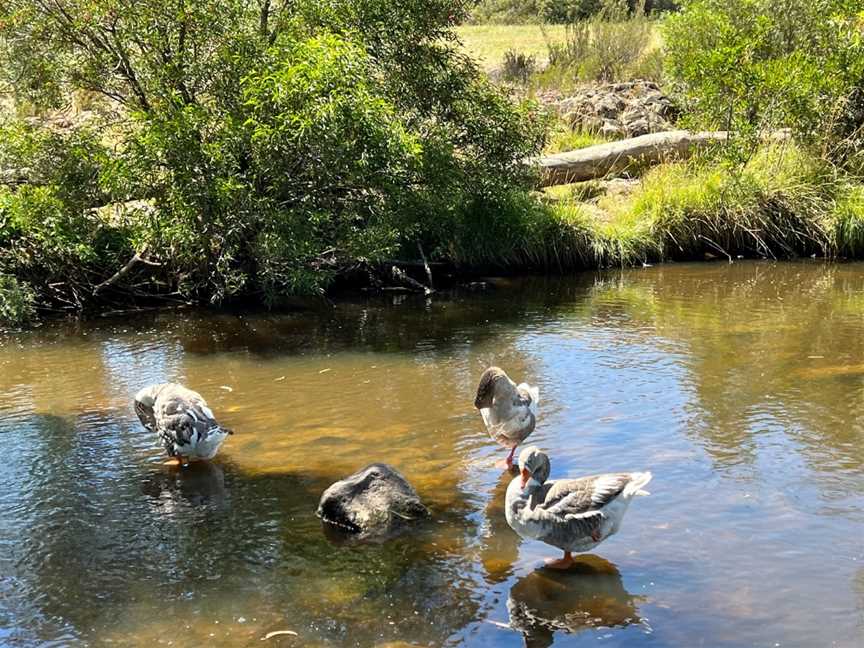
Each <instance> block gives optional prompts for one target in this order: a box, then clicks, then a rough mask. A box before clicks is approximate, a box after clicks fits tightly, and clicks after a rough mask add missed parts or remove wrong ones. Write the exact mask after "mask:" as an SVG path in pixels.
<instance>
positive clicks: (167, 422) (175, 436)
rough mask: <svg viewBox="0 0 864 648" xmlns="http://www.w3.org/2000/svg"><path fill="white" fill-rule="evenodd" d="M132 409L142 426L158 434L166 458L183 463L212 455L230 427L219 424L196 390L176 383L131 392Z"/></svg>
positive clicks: (227, 433)
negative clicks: (132, 395)
mask: <svg viewBox="0 0 864 648" xmlns="http://www.w3.org/2000/svg"><path fill="white" fill-rule="evenodd" d="M135 413H136V414H137V415H138V418H139V419H140V420H141V423H142V424H143V425H144V427H145V428H147V429H148V430H150V431H151V432H155V433H156V434H158V435H159V440H160V441H161V442H162V446H163V447H164V448H165V451H166V452H167V453H168V456H169V457H170V459H169V460H168V461H167V462H165V463H168V464H172V463H175V464H179V465H181V466H183V465H185V464H186V463H188V462H189V461H191V460H195V459H212V458H213V457H214V456H216V452H217V451H218V450H219V446H220V445H222V442H223V441H224V440H225V438H226V437H227V436H228V435H229V434H233V431H231V430H229V429H227V428H224V427H222V426H220V425H219V424H218V423H217V422H216V419H215V417H214V416H213V412H212V411H211V410H210V408H209V407H207V402H206V401H205V400H204V398H203V397H202V396H201V394H199V393H198V392H195V391H192V390H191V389H187V388H186V387H184V386H183V385H178V384H177V383H160V384H157V385H149V386H147V387H144V388H143V389H141V390H140V391H139V392H138V393H137V394H135Z"/></svg>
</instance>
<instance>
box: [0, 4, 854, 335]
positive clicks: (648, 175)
mask: <svg viewBox="0 0 864 648" xmlns="http://www.w3.org/2000/svg"><path fill="white" fill-rule="evenodd" d="M679 4H680V6H679ZM862 16H864V2H861V0H817V1H816V2H808V3H805V2H803V1H802V0H793V1H792V2H791V3H784V4H783V5H782V6H781V5H779V4H776V3H770V2H767V0H765V1H763V0H732V1H731V2H720V1H719V0H685V1H684V2H681V3H677V4H676V3H658V2H655V3H653V5H642V4H636V3H630V4H628V3H627V2H622V1H619V0H605V1H599V0H598V2H585V1H581V2H580V1H575V2H570V1H565V0H562V1H561V2H552V1H551V0H548V1H538V2H533V1H532V0H524V1H522V2H519V1H517V0H497V1H493V0H487V1H484V2H481V3H479V4H475V3H469V2H463V3H453V2H449V1H445V0H440V1H439V0H434V1H432V2H425V1H421V0H416V1H409V2H396V0H328V1H327V2H323V3H321V2H312V1H311V0H308V1H306V0H299V1H298V2H294V3H284V4H283V3H278V4H276V3H272V2H271V0H258V1H257V3H248V2H245V1H243V2H241V1H240V0H228V1H227V2H215V1H211V0H202V1H198V2H194V3H193V2H191V1H187V0H179V2H178V0H172V1H171V2H168V1H167V0H141V1H140V2H137V3H134V4H133V5H131V6H126V5H124V6H123V7H122V8H121V7H120V5H119V4H118V3H117V2H116V0H58V1H56V2H54V1H52V2H50V3H48V2H41V0H37V1H36V2H34V1H33V0H10V2H7V3H5V4H4V5H2V7H0V60H2V63H0V79H2V81H0V82H2V83H3V86H2V90H3V94H4V97H5V100H4V104H5V110H4V111H3V115H4V116H3V119H2V123H0V131H2V132H0V318H2V319H5V320H6V321H26V320H28V319H32V318H33V317H34V316H35V313H36V312H37V310H42V311H50V310H59V311H75V312H80V311H87V310H88V309H105V308H113V307H115V306H120V305H124V304H128V303H129V302H130V301H136V302H137V301H146V302H154V303H163V302H171V301H173V300H176V301H183V302H205V303H215V304H218V303H224V302H226V301H229V300H235V299H250V298H251V299H254V300H258V301H266V302H269V303H273V302H276V301H278V300H279V299H280V298H281V297H282V296H285V295H291V294H320V293H321V292H323V291H324V290H326V289H327V288H328V287H330V286H331V285H332V284H333V282H334V281H336V280H337V279H338V278H340V277H346V276H350V275H356V274H358V273H360V274H361V275H364V276H366V275H369V276H370V277H371V276H373V275H374V269H375V268H376V266H377V264H378V263H379V262H382V261H384V260H387V259H392V258H403V259H418V255H419V257H425V256H428V257H429V259H430V260H433V261H444V262H447V263H450V264H456V265H462V266H471V267H488V266H496V267H499V268H542V269H565V268H573V267H594V266H598V265H609V264H619V263H638V262H649V261H652V260H662V259H666V258H693V257H700V256H702V255H704V254H706V253H707V254H711V255H714V256H719V257H720V258H726V257H729V258H734V257H735V256H737V255H753V256H783V255H793V254H820V255H822V254H824V255H834V256H837V255H847V256H857V255H860V254H861V253H862V252H864V234H862V231H864V227H862V217H864V213H862V209H864V189H862V184H861V182H860V180H859V174H860V173H861V167H862V163H861V150H862V147H861V134H862V128H864V109H862V105H864V102H862V90H864V49H862V48H864V44H862V36H864V19H862ZM499 20H511V21H512V20H526V21H528V20H530V21H532V22H534V25H533V26H522V27H519V28H517V29H512V30H511V28H509V27H508V28H504V27H501V26H494V25H487V24H476V23H478V22H483V21H499ZM549 21H555V22H558V23H562V24H557V25H550V24H548V22H549ZM466 23H475V24H466ZM507 34H509V38H510V41H509V43H510V44H508V43H507V42H506V41H504V40H502V38H503V37H504V36H506V35H507ZM460 35H461V36H462V37H464V40H465V41H466V42H465V44H464V45H463V43H462V42H461V41H460ZM466 47H467V50H466ZM466 51H467V53H466ZM477 55H479V56H480V58H483V59H485V60H484V64H485V65H486V67H487V68H491V67H496V68H499V69H497V70H494V71H493V74H492V75H491V78H492V79H495V81H494V82H493V81H492V80H490V76H488V75H487V74H485V73H484V72H483V71H482V70H481V69H480V68H479V67H478V65H477V63H476V62H475V60H476V57H477ZM490 62H493V64H491V65H490ZM634 78H648V79H651V80H653V81H656V82H659V83H660V84H661V86H662V88H663V89H664V91H665V93H666V94H667V95H669V96H671V97H673V98H674V99H675V101H676V102H677V103H678V104H679V107H680V108H681V109H682V112H683V114H682V117H681V119H680V121H679V123H680V124H681V125H684V126H690V127H693V128H709V129H724V130H728V131H729V132H730V134H731V137H730V142H729V143H728V144H727V145H724V146H722V147H719V148H718V149H714V150H710V151H707V152H705V153H704V154H703V155H700V156H699V157H698V158H696V159H694V160H691V161H689V162H672V161H670V162H669V163H666V164H662V165H660V166H658V167H655V168H654V169H652V170H650V171H647V172H645V173H644V174H643V175H642V176H641V177H640V178H638V179H635V180H634V179H631V180H630V181H628V182H624V183H623V186H624V187H625V190H623V191H620V190H619V189H618V188H614V187H613V188H610V186H611V185H609V183H604V182H602V181H601V182H592V183H582V184H580V185H577V186H566V187H559V188H555V189H552V190H547V191H546V192H545V193H539V192H535V191H533V187H534V178H533V176H532V172H531V169H530V167H529V166H528V165H525V164H524V160H525V159H526V158H529V157H531V156H533V155H536V154H537V153H538V152H539V151H540V150H541V149H542V148H543V147H544V146H546V147H547V150H564V149H568V148H576V147H579V146H584V145H588V144H592V143H596V142H598V141H603V139H604V138H602V137H598V135H597V134H596V133H593V132H587V131H586V132H581V131H576V132H574V131H573V130H572V129H571V128H570V127H569V126H567V125H565V124H562V123H559V122H556V121H555V120H554V119H550V118H549V117H547V116H546V113H545V112H544V111H542V110H540V108H539V106H538V105H537V104H536V103H534V102H533V101H531V97H532V96H534V95H537V96H538V97H540V98H541V99H543V93H548V92H550V91H551V92H553V94H555V93H557V94H558V95H560V94H561V93H563V92H568V91H570V90H572V89H574V88H578V87H579V86H580V84H584V83H586V82H601V83H603V82H617V81H622V80H627V79H634ZM502 81H503V82H504V83H503V85H499V83H500V82H502ZM70 104H74V106H75V110H71V108H70ZM82 107H83V108H85V109H86V110H84V111H83V112H81V113H80V114H79V115H78V117H77V118H75V119H72V120H71V123H61V122H62V120H58V119H57V116H58V115H68V114H70V113H74V112H76V110H78V109H80V108H82ZM85 117H86V118H85ZM781 128H787V129H791V133H792V138H791V139H789V140H786V141H784V142H771V141H770V138H768V137H767V136H768V135H769V134H770V133H771V132H773V131H775V130H777V129H781ZM619 185H620V183H619ZM619 185H615V187H619ZM619 188H620V187H619ZM424 251H425V253H426V254H425V255H424ZM418 260H419V259H418ZM373 280H374V279H373Z"/></svg>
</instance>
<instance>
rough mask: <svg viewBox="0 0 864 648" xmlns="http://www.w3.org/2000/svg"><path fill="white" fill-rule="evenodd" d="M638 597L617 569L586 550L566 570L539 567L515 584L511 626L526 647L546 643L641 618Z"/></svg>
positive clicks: (543, 646) (510, 601)
mask: <svg viewBox="0 0 864 648" xmlns="http://www.w3.org/2000/svg"><path fill="white" fill-rule="evenodd" d="M638 601H639V598H638V597H635V596H631V595H630V594H629V593H628V592H627V590H625V589H624V584H623V583H622V582H621V574H620V572H619V571H618V568H617V567H615V565H613V564H612V563H611V562H609V561H608V560H604V559H603V558H600V557H599V556H593V555H581V556H579V558H578V560H577V562H576V564H575V565H574V566H573V567H571V568H570V569H569V570H566V571H557V570H554V569H546V568H542V569H538V570H537V571H534V572H532V573H530V574H528V575H527V576H525V577H523V578H521V579H519V581H518V582H517V583H516V584H515V585H513V587H512V588H511V589H510V596H509V598H508V600H507V611H508V612H509V614H510V627H511V628H513V629H514V630H517V631H518V632H520V633H522V636H523V638H524V640H525V645H526V646H527V648H546V647H547V646H551V645H552V643H553V642H554V635H555V633H556V632H560V633H564V634H578V633H579V632H582V631H583V630H587V629H591V628H598V627H624V626H627V625H630V624H633V623H640V618H639V616H638V612H637V609H636V604H637V603H638Z"/></svg>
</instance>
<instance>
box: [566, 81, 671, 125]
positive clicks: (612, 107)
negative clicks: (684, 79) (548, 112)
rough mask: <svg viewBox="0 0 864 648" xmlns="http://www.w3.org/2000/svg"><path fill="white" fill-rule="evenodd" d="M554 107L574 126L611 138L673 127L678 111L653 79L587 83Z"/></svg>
mask: <svg viewBox="0 0 864 648" xmlns="http://www.w3.org/2000/svg"><path fill="white" fill-rule="evenodd" d="M550 107H552V108H554V110H555V111H557V113H558V114H559V115H560V116H561V117H562V119H563V120H564V121H565V122H566V123H567V124H568V125H569V126H570V127H571V128H573V129H574V130H582V131H587V132H592V133H600V134H601V135H605V136H606V137H610V138H617V137H637V136H639V135H646V134H648V133H657V132H661V131H667V130H672V128H673V123H674V121H675V118H676V117H677V115H678V110H677V108H676V107H675V105H674V104H673V102H672V100H671V99H669V97H667V96H666V95H664V94H663V93H662V92H661V91H660V88H659V87H658V86H657V84H656V83H654V82H653V81H627V82H625V83H606V84H588V85H584V86H582V87H581V88H579V89H578V90H577V91H575V92H574V93H573V94H571V95H570V96H569V97H566V98H564V99H558V100H557V101H554V102H553V103H551V104H550Z"/></svg>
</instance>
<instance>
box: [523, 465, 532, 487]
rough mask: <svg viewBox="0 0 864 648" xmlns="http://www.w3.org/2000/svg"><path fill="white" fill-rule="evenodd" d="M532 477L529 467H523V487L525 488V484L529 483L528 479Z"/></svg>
mask: <svg viewBox="0 0 864 648" xmlns="http://www.w3.org/2000/svg"><path fill="white" fill-rule="evenodd" d="M529 479H531V475H530V474H529V473H528V469H527V468H523V469H522V489H523V490H524V489H525V484H527V483H528V480H529Z"/></svg>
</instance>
